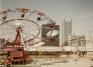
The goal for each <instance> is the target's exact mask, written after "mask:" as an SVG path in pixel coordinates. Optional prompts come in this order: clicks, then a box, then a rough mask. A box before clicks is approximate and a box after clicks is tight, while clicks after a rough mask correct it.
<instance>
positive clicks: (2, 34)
mask: <svg viewBox="0 0 93 67" xmlns="http://www.w3.org/2000/svg"><path fill="white" fill-rule="evenodd" d="M11 33H13V32H8V33H4V34H2V32H1V34H0V36H3V35H7V34H11Z"/></svg>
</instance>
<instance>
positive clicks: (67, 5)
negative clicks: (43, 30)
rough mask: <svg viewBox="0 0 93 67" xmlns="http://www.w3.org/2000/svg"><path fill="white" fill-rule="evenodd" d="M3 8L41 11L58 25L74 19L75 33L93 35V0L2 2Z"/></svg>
mask: <svg viewBox="0 0 93 67" xmlns="http://www.w3.org/2000/svg"><path fill="white" fill-rule="evenodd" d="M1 5H2V6H1V7H2V8H19V7H25V8H30V9H32V10H39V11H41V12H44V13H45V14H46V15H47V16H49V17H51V18H52V19H53V20H54V21H56V23H58V24H59V23H60V22H62V21H63V20H64V18H65V19H66V20H70V19H71V18H72V23H73V33H80V34H85V33H93V28H92V27H93V0H1Z"/></svg>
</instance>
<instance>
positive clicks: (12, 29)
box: [2, 28, 14, 31]
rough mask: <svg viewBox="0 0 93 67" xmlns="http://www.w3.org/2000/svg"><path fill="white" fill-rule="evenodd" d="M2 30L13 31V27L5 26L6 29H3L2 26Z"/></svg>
mask: <svg viewBox="0 0 93 67" xmlns="http://www.w3.org/2000/svg"><path fill="white" fill-rule="evenodd" d="M2 30H4V31H5V30H11V31H13V30H14V29H13V28H7V29H4V28H2Z"/></svg>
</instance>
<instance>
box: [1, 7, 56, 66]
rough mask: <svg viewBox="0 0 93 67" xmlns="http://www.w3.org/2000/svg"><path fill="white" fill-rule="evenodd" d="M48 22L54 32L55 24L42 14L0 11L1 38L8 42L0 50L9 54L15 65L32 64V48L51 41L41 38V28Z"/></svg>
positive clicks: (22, 11)
mask: <svg viewBox="0 0 93 67" xmlns="http://www.w3.org/2000/svg"><path fill="white" fill-rule="evenodd" d="M46 20H47V22H48V23H50V27H49V28H51V31H52V30H53V28H54V26H55V22H54V21H53V20H51V19H50V18H49V17H47V16H46V15H45V14H44V13H42V12H39V11H36V10H34V11H33V10H30V9H26V8H17V9H15V10H11V9H6V10H1V11H0V30H1V33H0V37H1V38H5V40H6V43H4V44H2V46H1V47H0V48H3V50H4V51H6V52H7V57H10V58H11V59H12V63H13V64H14V63H15V64H19V63H20V64H21V63H22V64H23V63H25V64H26V63H29V62H32V59H30V57H29V54H28V50H29V49H30V47H31V46H32V45H34V44H37V43H39V42H44V43H45V42H48V41H49V40H48V39H43V38H42V37H40V29H41V28H40V26H41V25H42V24H46V23H47V22H45V21H46ZM42 21H44V22H45V23H44V22H42ZM54 31H55V30H54ZM51 33H52V32H51ZM47 36H48V34H47Z"/></svg>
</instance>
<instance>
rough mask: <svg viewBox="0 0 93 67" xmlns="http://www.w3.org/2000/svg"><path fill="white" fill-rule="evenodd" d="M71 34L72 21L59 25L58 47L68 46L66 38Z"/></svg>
mask: <svg viewBox="0 0 93 67" xmlns="http://www.w3.org/2000/svg"><path fill="white" fill-rule="evenodd" d="M71 33H72V20H71V21H66V20H65V19H64V21H63V22H62V23H61V24H60V46H67V45H68V36H69V35H70V34H71Z"/></svg>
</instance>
